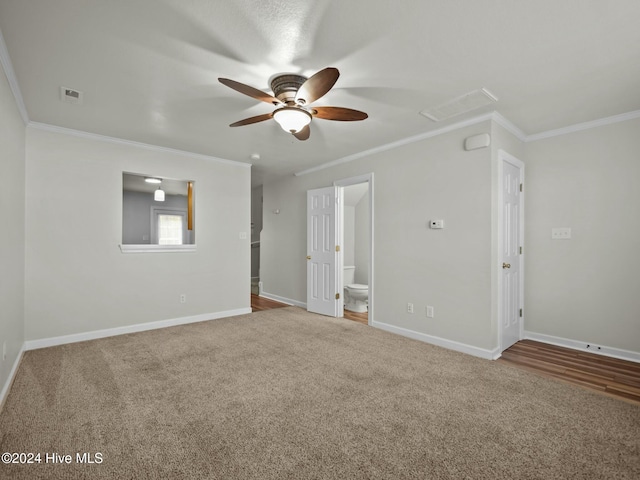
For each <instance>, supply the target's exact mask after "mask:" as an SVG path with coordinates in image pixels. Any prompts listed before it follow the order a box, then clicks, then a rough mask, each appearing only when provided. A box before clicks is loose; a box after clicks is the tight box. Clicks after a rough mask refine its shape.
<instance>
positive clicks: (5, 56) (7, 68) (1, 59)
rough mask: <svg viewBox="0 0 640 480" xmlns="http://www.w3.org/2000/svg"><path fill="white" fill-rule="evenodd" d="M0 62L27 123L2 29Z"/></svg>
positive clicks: (25, 111) (27, 116) (0, 32)
mask: <svg viewBox="0 0 640 480" xmlns="http://www.w3.org/2000/svg"><path fill="white" fill-rule="evenodd" d="M0 64H2V68H3V70H4V74H5V76H6V77H7V82H9V88H11V92H12V93H13V98H15V100H16V106H17V107H18V111H19V112H20V116H21V117H22V121H23V122H24V124H25V125H27V124H28V123H29V114H28V113H27V107H26V106H25V104H24V98H23V97H22V92H21V91H20V86H19V85H18V79H17V77H16V72H15V70H14V69H13V64H12V63H11V57H9V50H7V44H6V43H5V42H4V36H3V35H2V31H0Z"/></svg>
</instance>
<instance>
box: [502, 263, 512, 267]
mask: <svg viewBox="0 0 640 480" xmlns="http://www.w3.org/2000/svg"><path fill="white" fill-rule="evenodd" d="M502 268H511V264H510V263H503V264H502Z"/></svg>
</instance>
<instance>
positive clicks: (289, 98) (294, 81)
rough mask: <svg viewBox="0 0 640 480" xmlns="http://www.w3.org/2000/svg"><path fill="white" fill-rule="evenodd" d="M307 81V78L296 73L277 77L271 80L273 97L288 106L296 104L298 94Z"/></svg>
mask: <svg viewBox="0 0 640 480" xmlns="http://www.w3.org/2000/svg"><path fill="white" fill-rule="evenodd" d="M306 81H307V77H303V76H302V75H296V74H294V73H285V74H282V75H277V76H275V77H273V79H272V80H271V90H273V96H274V97H276V98H277V99H278V100H280V101H281V102H283V103H286V104H288V105H289V104H291V103H295V98H296V93H297V92H298V90H299V89H300V87H301V86H302V84H303V83H304V82H306Z"/></svg>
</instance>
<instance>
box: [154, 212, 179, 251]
mask: <svg viewBox="0 0 640 480" xmlns="http://www.w3.org/2000/svg"><path fill="white" fill-rule="evenodd" d="M183 221H184V215H174V214H166V213H159V214H157V217H156V224H157V228H158V231H157V235H158V245H182V244H184V242H183V240H182V237H183V233H182V232H183V228H182V227H183V225H182V224H183Z"/></svg>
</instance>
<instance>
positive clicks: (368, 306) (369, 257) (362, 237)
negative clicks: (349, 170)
mask: <svg viewBox="0 0 640 480" xmlns="http://www.w3.org/2000/svg"><path fill="white" fill-rule="evenodd" d="M334 186H338V187H341V188H342V190H343V198H344V200H343V203H342V205H341V208H340V211H339V216H340V219H339V222H338V224H339V228H340V232H339V237H338V238H340V239H341V244H342V262H341V263H342V265H341V268H339V285H340V286H341V288H342V292H343V299H344V314H343V316H344V318H347V319H349V320H354V321H357V322H360V323H364V324H367V325H371V324H372V322H373V318H374V301H373V299H374V271H373V252H374V248H373V232H374V228H373V227H374V225H373V217H374V215H373V213H374V212H373V173H369V174H365V175H360V176H357V177H351V178H346V179H343V180H338V181H336V182H334ZM345 272H347V273H346V274H345ZM345 275H346V276H347V277H348V278H345ZM351 282H353V283H351Z"/></svg>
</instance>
